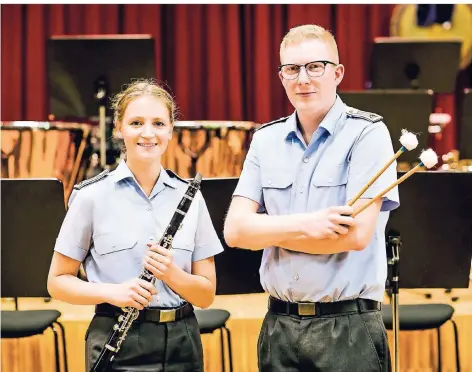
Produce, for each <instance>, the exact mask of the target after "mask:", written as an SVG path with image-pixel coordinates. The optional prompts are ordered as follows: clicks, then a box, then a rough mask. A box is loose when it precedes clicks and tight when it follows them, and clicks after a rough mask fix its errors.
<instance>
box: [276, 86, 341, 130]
mask: <svg viewBox="0 0 472 372" xmlns="http://www.w3.org/2000/svg"><path fill="white" fill-rule="evenodd" d="M345 110H346V105H345V103H344V102H343V101H342V99H341V97H339V95H336V100H335V101H334V104H333V106H331V108H330V109H329V111H328V113H327V114H326V115H325V117H324V118H323V120H322V121H321V123H320V125H319V127H321V128H324V129H326V130H327V131H328V132H329V134H331V135H333V134H334V133H335V131H336V124H337V122H338V119H339V117H340V116H341V115H342V114H343V113H344V112H345ZM297 122H298V118H297V111H296V110H295V111H294V112H293V114H292V115H290V116H289V118H288V119H287V126H286V127H287V134H286V137H285V138H286V139H289V138H290V137H291V136H296V135H297V132H300V130H299V129H298V127H297Z"/></svg>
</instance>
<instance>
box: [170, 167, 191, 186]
mask: <svg viewBox="0 0 472 372" xmlns="http://www.w3.org/2000/svg"><path fill="white" fill-rule="evenodd" d="M166 172H167V174H168V175H169V176H170V177H171V178H177V179H178V180H180V181H182V182H185V183H188V181H187V180H184V179H183V178H182V177H180V176H179V175H178V174H177V173H175V172H174V171H172V170H170V169H167V168H166Z"/></svg>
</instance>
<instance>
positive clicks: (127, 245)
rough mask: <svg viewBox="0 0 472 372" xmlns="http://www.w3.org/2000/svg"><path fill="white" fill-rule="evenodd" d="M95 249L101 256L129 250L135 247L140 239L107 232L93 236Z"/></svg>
mask: <svg viewBox="0 0 472 372" xmlns="http://www.w3.org/2000/svg"><path fill="white" fill-rule="evenodd" d="M93 242H94V248H95V251H96V252H97V253H98V254H99V255H100V256H106V255H111V254H113V253H117V252H123V251H128V250H130V249H132V248H134V247H135V246H136V244H137V242H138V240H137V239H136V238H135V237H134V236H130V235H127V236H123V235H120V234H114V233H106V234H101V235H98V236H96V237H94V238H93Z"/></svg>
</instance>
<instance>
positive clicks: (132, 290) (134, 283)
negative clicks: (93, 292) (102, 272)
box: [107, 278, 157, 310]
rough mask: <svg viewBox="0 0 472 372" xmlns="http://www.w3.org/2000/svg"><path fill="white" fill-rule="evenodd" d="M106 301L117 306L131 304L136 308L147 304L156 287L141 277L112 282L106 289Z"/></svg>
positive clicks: (139, 308) (155, 292) (141, 307)
mask: <svg viewBox="0 0 472 372" xmlns="http://www.w3.org/2000/svg"><path fill="white" fill-rule="evenodd" d="M107 292H108V294H107V302H108V303H110V304H112V305H115V306H118V307H127V306H131V307H134V308H136V309H138V310H142V309H143V308H145V307H147V306H149V303H150V302H151V299H152V296H153V295H155V294H157V289H156V288H155V287H154V285H153V284H152V283H149V282H147V281H145V280H143V279H139V278H134V279H131V280H128V281H126V282H124V283H121V284H112V285H110V286H109V288H108V289H107Z"/></svg>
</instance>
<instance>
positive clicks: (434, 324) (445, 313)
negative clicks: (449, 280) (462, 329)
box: [382, 304, 461, 372]
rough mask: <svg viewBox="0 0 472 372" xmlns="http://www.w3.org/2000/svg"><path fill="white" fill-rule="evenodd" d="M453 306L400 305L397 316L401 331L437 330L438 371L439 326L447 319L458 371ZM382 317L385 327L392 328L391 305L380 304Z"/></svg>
mask: <svg viewBox="0 0 472 372" xmlns="http://www.w3.org/2000/svg"><path fill="white" fill-rule="evenodd" d="M453 314H454V308H453V307H452V306H450V305H448V304H420V305H400V306H399V318H400V330H401V331H424V330H430V329H436V330H437V339H438V371H439V372H440V371H441V337H440V328H441V326H442V325H444V324H445V323H446V322H447V321H450V322H452V325H453V326H454V340H455V351H456V368H457V371H458V372H459V371H460V369H461V368H460V358H459V338H458V333H457V325H456V323H455V322H454V320H453V319H452V316H453ZM382 317H383V321H384V323H385V328H387V329H389V330H392V328H393V318H392V307H391V306H382Z"/></svg>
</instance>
